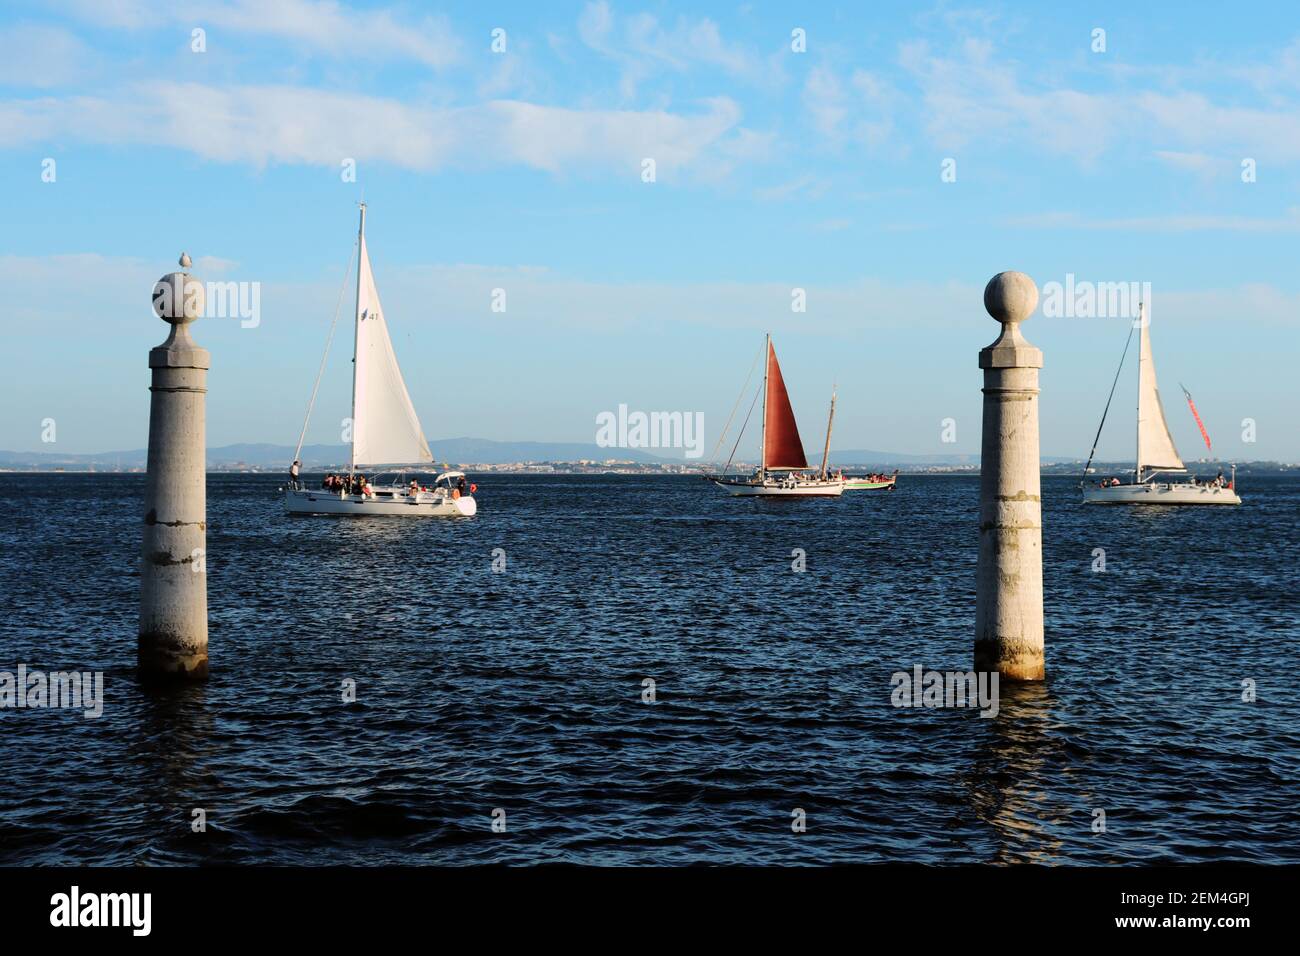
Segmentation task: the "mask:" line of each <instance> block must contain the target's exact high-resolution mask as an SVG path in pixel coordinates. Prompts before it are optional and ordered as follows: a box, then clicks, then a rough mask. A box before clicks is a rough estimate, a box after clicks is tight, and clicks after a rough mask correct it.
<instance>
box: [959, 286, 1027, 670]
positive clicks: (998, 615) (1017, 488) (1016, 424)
mask: <svg viewBox="0 0 1300 956" xmlns="http://www.w3.org/2000/svg"><path fill="white" fill-rule="evenodd" d="M1037 305H1038V288H1037V287H1036V286H1035V285H1034V280H1033V279H1031V278H1029V276H1027V275H1025V274H1024V273H1023V272H1001V273H999V274H998V275H995V276H994V277H993V278H992V279H991V280H989V284H988V285H987V286H986V287H985V289H984V308H986V309H987V310H988V312H989V315H991V316H993V318H995V319H996V320H997V321H998V322H1000V323H1001V324H1002V334H1001V335H1000V336H998V340H997V341H996V342H994V343H993V344H992V345H990V346H988V347H987V348H985V349H983V350H982V351H981V352H980V368H982V369H983V370H984V426H983V427H984V432H983V438H982V441H981V445H980V538H979V542H980V544H979V565H978V570H977V572H976V573H977V578H976V591H975V670H976V671H997V672H998V674H999V675H1000V678H1001V679H1002V680H1012V681H1037V680H1042V679H1043V540H1042V504H1041V502H1040V500H1039V470H1040V469H1039V457H1038V370H1039V369H1040V368H1042V367H1043V353H1042V352H1041V351H1039V350H1038V349H1036V348H1034V347H1033V346H1032V345H1030V344H1029V342H1027V341H1026V340H1025V337H1024V336H1023V335H1021V334H1020V323H1021V322H1023V321H1024V320H1025V319H1027V318H1029V315H1030V313H1031V312H1033V311H1034V308H1035V307H1036V306H1037Z"/></svg>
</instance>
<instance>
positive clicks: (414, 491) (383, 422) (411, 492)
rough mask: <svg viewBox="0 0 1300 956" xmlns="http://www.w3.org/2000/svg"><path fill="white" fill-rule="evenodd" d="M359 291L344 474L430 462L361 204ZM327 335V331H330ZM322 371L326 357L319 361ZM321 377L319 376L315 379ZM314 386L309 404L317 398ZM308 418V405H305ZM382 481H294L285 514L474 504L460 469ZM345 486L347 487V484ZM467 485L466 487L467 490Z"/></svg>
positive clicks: (462, 512)
mask: <svg viewBox="0 0 1300 956" xmlns="http://www.w3.org/2000/svg"><path fill="white" fill-rule="evenodd" d="M357 255H358V259H357V297H356V310H355V316H354V318H355V321H354V323H353V324H354V333H355V335H354V339H353V352H352V453H351V456H350V467H349V476H348V477H349V479H351V478H353V477H354V476H355V475H356V473H357V470H358V469H359V468H364V467H371V466H377V465H390V466H407V465H415V466H420V465H429V464H432V463H433V454H432V453H431V452H430V451H429V443H428V442H427V441H426V440H425V438H424V430H423V429H422V428H421V427H420V419H419V416H417V415H416V414H415V406H414V405H412V404H411V396H410V395H409V394H408V393H407V391H406V382H405V381H404V380H403V379H402V372H401V369H400V368H398V366H397V355H396V353H395V352H394V351H393V341H392V339H391V338H390V337H389V334H388V324H387V322H386V321H385V320H384V312H383V309H382V307H381V306H380V303H379V292H378V290H377V289H376V287H375V277H374V274H373V273H372V272H371V270H370V256H369V254H368V253H367V251H366V205H365V203H362V204H361V226H360V230H359V232H358V236H357ZM331 334H332V333H331ZM321 368H322V371H323V370H324V363H323V362H322V365H321ZM319 384H320V378H319V376H318V377H317V385H318V386H319ZM315 397H316V396H315V391H313V393H312V403H314V402H315ZM307 416H308V419H310V417H311V408H310V405H309V407H308V410H307ZM306 432H307V425H306V422H304V423H303V434H302V436H300V437H299V439H298V451H297V452H295V453H294V464H295V467H296V466H297V460H298V457H299V455H300V454H301V451H302V443H303V438H304V437H305V436H306ZM393 478H394V480H393V481H391V482H389V483H388V484H382V483H380V482H379V481H377V480H376V481H375V482H373V483H371V482H366V483H365V485H364V486H360V485H359V483H358V482H355V481H349V482H347V483H346V484H344V483H341V486H340V487H338V488H321V489H319V490H316V489H307V488H303V487H301V486H300V484H301V483H299V482H297V481H296V480H295V482H294V487H290V488H288V489H286V490H285V498H284V506H285V510H287V511H288V512H289V513H290V514H317V515H319V514H324V515H394V516H398V517H468V516H470V515H473V514H474V513H475V512H476V511H477V510H478V506H477V504H476V502H475V501H474V497H473V495H472V494H468V493H466V492H465V491H463V490H462V488H463V486H464V485H465V475H464V473H463V472H459V471H447V472H444V473H442V474H440V475H436V476H434V477H433V479H432V480H431V481H430V483H429V484H428V485H425V484H422V483H421V482H420V481H419V480H411V481H407V480H406V479H405V476H404V475H403V476H398V475H397V474H396V473H393ZM349 486H350V487H349ZM470 490H472V486H471V489H470Z"/></svg>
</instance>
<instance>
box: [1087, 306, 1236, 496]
mask: <svg viewBox="0 0 1300 956" xmlns="http://www.w3.org/2000/svg"><path fill="white" fill-rule="evenodd" d="M1138 327H1139V328H1140V329H1141V333H1140V335H1139V337H1138V398H1137V461H1136V463H1135V466H1134V469H1133V480H1132V481H1131V482H1122V481H1120V480H1119V479H1118V478H1111V479H1105V480H1103V481H1102V482H1101V483H1099V484H1088V483H1087V482H1086V480H1085V482H1084V484H1083V485H1082V488H1083V502H1084V504H1090V505H1122V504H1126V505H1239V504H1241V498H1240V497H1239V496H1238V494H1237V490H1236V484H1237V481H1236V467H1235V466H1233V470H1232V475H1231V477H1229V478H1227V479H1225V478H1224V477H1223V473H1222V472H1220V473H1219V475H1218V477H1216V478H1214V479H1212V480H1209V481H1202V480H1200V479H1197V478H1192V479H1190V480H1184V481H1156V480H1155V476H1156V475H1159V474H1168V473H1182V474H1186V472H1187V467H1186V465H1184V464H1183V459H1182V457H1181V456H1180V455H1179V454H1178V449H1177V448H1175V447H1174V439H1173V436H1172V435H1171V434H1170V433H1169V424H1168V422H1166V421H1165V409H1164V405H1163V404H1162V403H1161V401H1160V390H1159V388H1158V387H1157V386H1156V366H1155V361H1154V359H1153V358H1152V355H1151V323H1150V321H1149V320H1148V319H1147V317H1146V306H1145V304H1142V305H1140V306H1139V307H1138ZM1129 335H1130V338H1131V336H1132V332H1130V333H1129ZM1124 352H1125V354H1126V355H1127V354H1128V345H1127V344H1126V345H1125V347H1124ZM1123 367H1124V359H1123V357H1122V356H1121V358H1120V369H1123ZM1115 381H1116V382H1118V381H1119V372H1118V371H1117V372H1116V373H1115ZM1184 392H1186V389H1184ZM1114 394H1115V389H1114V386H1113V385H1112V386H1111V396H1112V397H1113V396H1114ZM1187 398H1188V402H1189V403H1190V402H1191V395H1188V396H1187ZM1106 408H1107V409H1109V408H1110V401H1109V399H1108V400H1107V402H1106ZM1192 414H1193V415H1195V416H1196V423H1197V425H1199V426H1200V429H1201V434H1202V435H1204V436H1205V443H1206V446H1207V447H1208V446H1209V443H1210V436H1209V434H1208V433H1207V432H1206V431H1205V425H1204V424H1203V423H1202V422H1201V416H1200V415H1199V414H1197V412H1196V406H1195V405H1192ZM1105 424H1106V413H1105V412H1102V416H1101V425H1100V426H1098V428H1097V438H1096V439H1094V441H1093V444H1092V453H1091V454H1089V455H1088V464H1087V465H1085V466H1084V474H1085V475H1086V474H1087V473H1088V471H1089V469H1090V468H1091V466H1092V457H1093V455H1095V454H1096V452H1097V441H1098V440H1100V438H1101V429H1102V427H1104V426H1105Z"/></svg>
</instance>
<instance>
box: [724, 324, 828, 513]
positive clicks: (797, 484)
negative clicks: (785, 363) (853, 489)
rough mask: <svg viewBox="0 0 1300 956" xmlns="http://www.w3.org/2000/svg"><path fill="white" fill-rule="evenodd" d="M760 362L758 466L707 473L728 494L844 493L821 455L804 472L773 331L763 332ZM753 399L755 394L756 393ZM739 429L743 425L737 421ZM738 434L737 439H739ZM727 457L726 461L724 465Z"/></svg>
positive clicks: (784, 495)
mask: <svg viewBox="0 0 1300 956" xmlns="http://www.w3.org/2000/svg"><path fill="white" fill-rule="evenodd" d="M764 354H765V363H764V367H763V390H762V396H763V424H762V436H761V438H760V441H759V448H760V452H759V454H760V461H759V466H758V470H757V471H755V472H754V473H753V474H752V475H749V476H731V477H729V476H727V474H726V468H723V474H721V475H710V476H709V478H710V479H711V480H712V481H713V482H714V484H716V485H717V486H718V487H720V488H725V489H726V490H727V491H729V492H730V493H731V494H733V495H743V496H757V495H763V496H772V497H797V496H804V497H838V496H839V495H841V494H843V493H844V479H843V478H842V477H831V476H828V475H827V473H826V456H825V455H823V457H822V468H821V471H820V472H817V473H814V474H808V473H806V470H807V468H808V459H807V457H806V456H805V455H804V450H803V441H802V440H801V439H800V438H799V425H798V424H797V423H796V422H795V419H794V409H793V408H792V407H791V406H790V394H789V392H787V391H786V388H785V379H784V378H783V377H782V376H781V366H780V364H778V362H777V360H776V350H775V349H774V348H773V347H772V336H770V335H769V336H767V340H766V346H765V348H764ZM755 398H757V396H755ZM834 408H835V400H834V397H833V396H832V398H831V423H833V422H834V414H835V412H834ZM741 432H742V434H743V432H744V428H743V426H742V428H741ZM739 440H740V439H739V438H737V443H739ZM826 440H827V449H828V451H829V448H830V423H828V424H827V428H826ZM729 465H730V462H728V466H729Z"/></svg>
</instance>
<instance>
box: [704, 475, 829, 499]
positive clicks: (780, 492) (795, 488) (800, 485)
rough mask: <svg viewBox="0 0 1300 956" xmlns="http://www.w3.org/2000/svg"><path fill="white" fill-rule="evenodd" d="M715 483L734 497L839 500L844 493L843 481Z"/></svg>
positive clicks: (716, 480) (715, 481)
mask: <svg viewBox="0 0 1300 956" xmlns="http://www.w3.org/2000/svg"><path fill="white" fill-rule="evenodd" d="M713 483H714V484H715V485H717V486H718V487H719V488H723V489H725V490H726V491H728V492H730V493H731V494H733V495H736V496H739V497H745V498H755V497H765V498H768V497H770V498H838V497H839V496H840V495H842V494H843V493H844V482H842V481H800V482H796V483H794V484H787V483H785V482H782V481H773V480H771V479H769V480H767V481H765V482H763V483H762V484H759V483H757V482H749V481H721V480H718V479H716V478H715V479H714V481H713Z"/></svg>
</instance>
